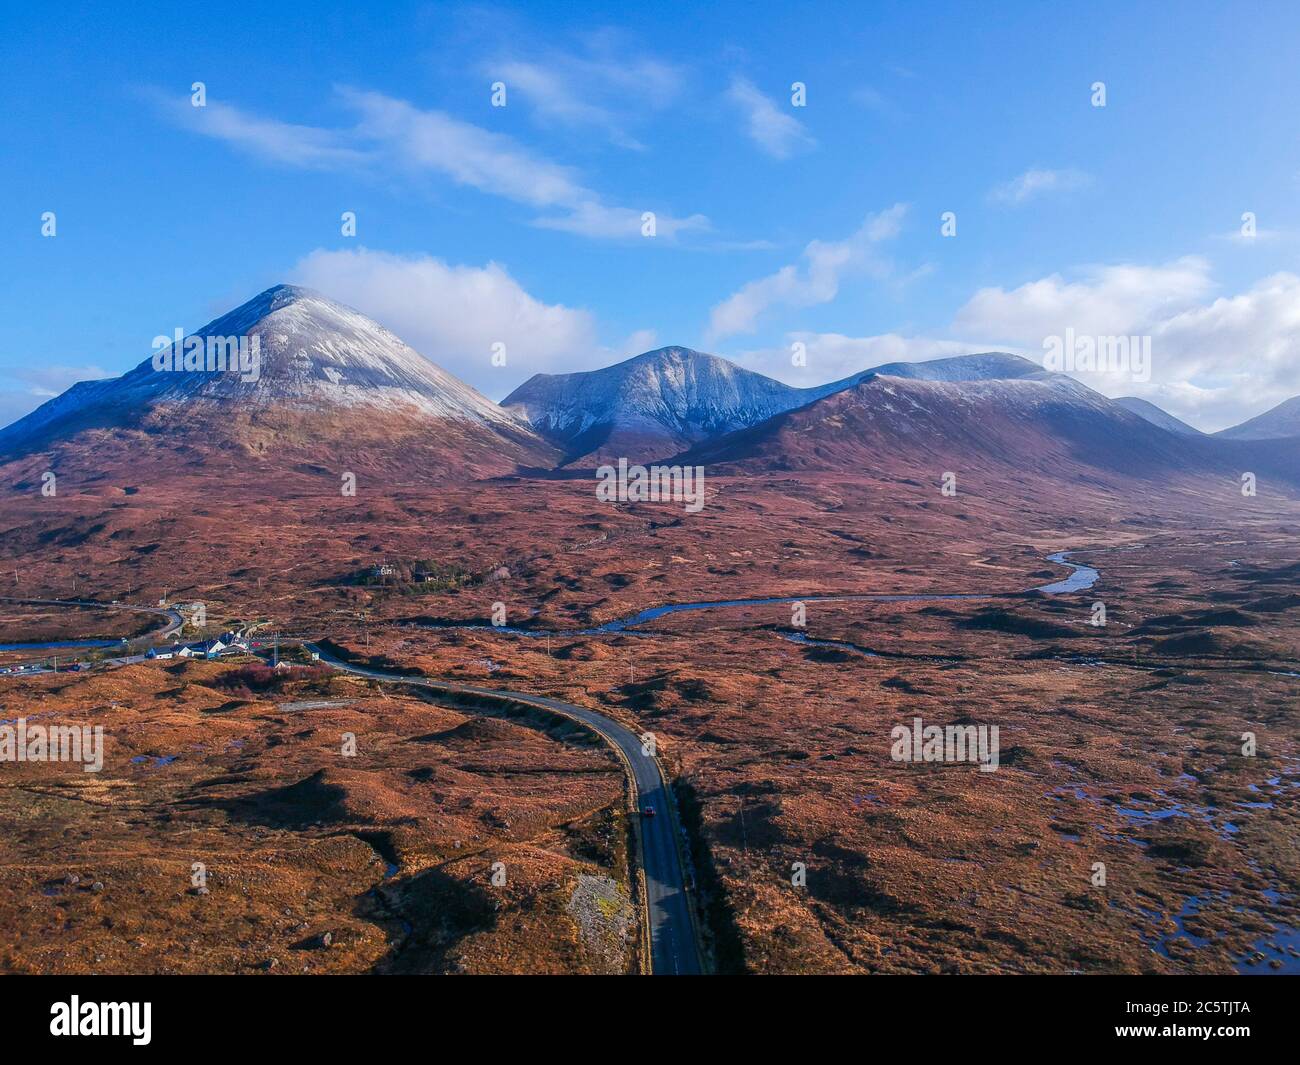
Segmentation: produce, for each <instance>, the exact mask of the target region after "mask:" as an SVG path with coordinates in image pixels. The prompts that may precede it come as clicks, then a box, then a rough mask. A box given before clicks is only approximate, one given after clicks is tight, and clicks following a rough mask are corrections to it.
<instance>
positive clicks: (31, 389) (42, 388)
mask: <svg viewBox="0 0 1300 1065" xmlns="http://www.w3.org/2000/svg"><path fill="white" fill-rule="evenodd" d="M0 375H7V376H8V377H12V378H14V379H15V380H17V381H22V382H24V383H25V384H26V385H27V387H26V388H8V387H0V427H3V426H6V425H8V424H9V423H10V422H12V421H16V420H17V419H19V418H21V417H23V415H25V414H30V413H31V412H32V411H34V410H35V409H36V408H37V407H39V406H40V405H41V404H42V403H44V402H45V401H46V400H47V399H53V398H54V397H55V396H58V395H62V394H63V393H64V392H66V391H67V390H68V389H69V388H71V387H72V386H73V385H75V384H76V383H77V382H78V381H99V380H102V379H103V378H105V377H112V376H113V375H112V374H110V373H109V372H108V371H107V370H105V369H102V368H101V367H99V366H36V367H13V366H8V367H5V368H4V369H3V370H0ZM0 384H7V382H3V383H0Z"/></svg>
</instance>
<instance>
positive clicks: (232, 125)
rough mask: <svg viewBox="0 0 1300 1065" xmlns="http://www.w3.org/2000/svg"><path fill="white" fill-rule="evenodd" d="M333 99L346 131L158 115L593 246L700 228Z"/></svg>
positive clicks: (550, 166) (374, 102)
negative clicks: (500, 210) (458, 199)
mask: <svg viewBox="0 0 1300 1065" xmlns="http://www.w3.org/2000/svg"><path fill="white" fill-rule="evenodd" d="M336 95H337V97H338V99H339V100H340V102H341V103H342V104H343V105H344V106H346V107H347V108H348V109H350V110H351V111H352V112H353V113H354V114H355V116H356V121H355V123H354V124H353V125H351V126H349V127H346V128H339V129H327V128H322V127H315V126H303V125H295V124H291V123H285V122H280V121H277V120H274V119H267V118H262V117H259V116H255V115H251V114H247V113H245V112H243V111H241V110H239V109H237V108H235V107H233V106H231V105H229V104H223V103H216V102H212V101H209V103H208V105H207V107H204V108H191V107H190V106H189V104H188V101H184V102H182V103H181V104H179V105H177V104H174V103H173V102H171V101H167V103H166V105H165V106H164V107H163V113H164V114H165V115H166V116H168V117H169V118H170V119H171V120H172V121H176V122H178V123H180V124H182V125H184V126H185V127H186V128H188V129H192V130H194V131H195V132H197V133H200V134H203V135H204V136H208V137H212V138H215V139H217V140H221V141H224V142H226V143H227V144H230V145H231V146H232V147H234V148H236V149H239V150H241V151H246V152H248V153H250V154H252V155H255V156H257V157H259V158H262V159H266V160H269V161H271V162H275V163H278V164H281V165H289V166H298V167H303V168H307V169H314V168H322V167H329V168H334V167H352V168H356V169H359V170H366V169H379V168H380V167H382V168H384V169H385V171H386V172H392V171H393V170H394V169H400V170H405V171H407V172H410V173H413V174H415V173H433V174H437V175H439V176H441V177H443V178H445V179H447V180H449V181H451V182H453V183H454V184H456V185H460V186H464V187H468V188H473V189H477V190H478V191H480V192H482V193H484V194H486V195H490V196H496V197H500V198H502V199H505V200H509V201H511V202H513V203H519V204H523V205H524V206H527V207H532V208H538V209H543V210H546V211H549V212H551V213H548V214H544V215H542V216H540V217H537V218H534V219H532V223H533V224H534V225H537V226H541V227H543V228H548V229H557V230H563V231H565V232H570V233H576V234H579V235H581V236H587V237H592V238H597V239H633V238H638V239H639V238H640V237H641V235H642V215H643V214H644V213H645V212H646V211H652V212H654V214H655V218H656V234H655V235H656V236H657V237H659V238H661V239H666V240H673V239H675V238H676V237H677V236H678V235H679V234H681V233H683V232H687V231H690V230H700V229H706V228H708V219H707V218H705V217H704V216H703V215H701V214H693V215H690V216H688V217H684V218H683V217H678V216H676V215H673V214H672V213H670V212H668V211H665V210H663V209H662V205H659V204H645V205H619V204H610V203H608V202H606V201H605V200H604V198H603V197H601V196H600V195H599V194H598V193H597V192H595V191H593V190H592V189H590V188H588V187H587V186H586V185H585V184H583V182H582V181H581V179H580V177H579V176H578V174H577V173H576V171H574V170H573V169H572V168H570V167H567V166H563V165H561V164H559V163H556V162H553V161H552V160H550V159H548V158H546V157H545V156H543V155H540V154H538V153H537V152H534V151H532V150H531V149H529V148H527V147H525V146H524V145H522V144H520V143H519V142H518V141H516V140H514V139H513V138H511V137H509V136H506V135H505V134H502V133H496V132H493V131H491V130H486V129H483V128H482V127H480V126H476V125H474V124H473V123H470V122H465V121H463V120H461V119H458V118H455V117H453V116H452V115H449V114H447V113H446V112H444V111H438V110H426V109H422V108H419V107H416V106H415V105H414V104H412V103H410V102H408V101H406V100H402V99H398V98H396V97H392V96H387V95H385V94H383V93H378V92H369V91H364V90H359V89H354V88H350V87H346V86H344V87H339V88H338V89H337V90H336ZM214 109H215V110H214ZM191 111H192V112H196V113H198V115H199V116H201V117H195V116H194V115H191V114H190V113H189V112H191ZM205 113H206V115H205Z"/></svg>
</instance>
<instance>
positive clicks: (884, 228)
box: [708, 203, 907, 341]
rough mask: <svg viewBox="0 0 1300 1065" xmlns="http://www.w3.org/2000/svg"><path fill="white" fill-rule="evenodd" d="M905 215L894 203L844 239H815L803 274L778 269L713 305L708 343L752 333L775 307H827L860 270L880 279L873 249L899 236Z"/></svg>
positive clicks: (884, 268)
mask: <svg viewBox="0 0 1300 1065" xmlns="http://www.w3.org/2000/svg"><path fill="white" fill-rule="evenodd" d="M906 213H907V206H906V205H905V204H901V203H900V204H895V205H894V206H893V207H891V208H889V210H887V211H882V212H881V213H880V214H876V215H868V216H867V219H866V221H865V222H863V223H862V226H861V227H860V228H859V229H858V230H857V232H855V233H854V234H853V235H852V236H850V237H849V238H848V239H847V240H842V241H821V240H814V241H813V242H812V243H810V244H809V245H808V246H807V247H806V248H805V249H804V253H803V258H804V266H803V270H802V272H801V271H800V268H799V265H798V264H790V265H787V266H783V267H781V269H779V270H778V271H777V272H776V273H774V274H769V275H768V276H767V277H763V278H759V279H758V280H756V281H751V282H749V284H747V285H745V286H744V287H743V288H741V289H739V290H738V291H737V292H734V293H733V294H732V295H730V296H729V297H727V298H726V299H725V300H723V301H722V302H721V303H719V304H717V305H716V306H715V307H714V308H713V310H712V312H711V313H710V316H709V329H708V337H709V339H710V340H711V341H716V340H718V339H721V338H723V337H728V336H734V335H735V334H737V333H752V332H753V331H754V329H755V328H756V326H757V323H758V318H759V316H760V315H762V314H763V312H764V311H766V310H767V309H768V308H769V307H772V306H774V305H780V306H786V307H811V306H814V305H816V304H820V303H828V302H830V301H831V300H833V299H834V298H835V296H836V294H837V293H838V292H839V286H840V279H841V277H843V276H845V275H846V274H849V273H852V272H858V271H864V270H865V271H867V272H870V273H873V274H875V275H876V276H878V277H883V276H885V275H886V274H887V273H888V272H889V266H888V264H887V263H886V262H883V261H882V260H880V259H879V258H877V256H876V253H875V246H876V245H877V244H879V243H881V242H882V241H885V240H889V239H891V238H892V237H895V236H897V235H898V232H899V230H900V229H901V227H902V221H903V216H904V215H905V214H906Z"/></svg>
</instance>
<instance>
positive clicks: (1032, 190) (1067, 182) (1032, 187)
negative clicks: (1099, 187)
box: [989, 168, 1092, 207]
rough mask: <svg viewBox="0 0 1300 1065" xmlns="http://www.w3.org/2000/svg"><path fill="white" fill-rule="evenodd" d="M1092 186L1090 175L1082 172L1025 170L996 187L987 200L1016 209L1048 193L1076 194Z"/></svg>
mask: <svg viewBox="0 0 1300 1065" xmlns="http://www.w3.org/2000/svg"><path fill="white" fill-rule="evenodd" d="M1091 184H1092V175H1091V174H1087V173H1084V171H1082V170H1074V169H1065V170H1042V169H1037V168H1035V169H1030V170H1026V171H1025V172H1024V173H1023V174H1021V175H1020V176H1019V177H1016V178H1013V179H1012V180H1010V181H1008V182H1005V183H1004V184H1002V185H998V186H996V187H995V188H994V189H993V190H992V191H991V192H990V193H989V199H991V200H992V201H993V202H994V203H1000V204H1004V205H1006V206H1009V207H1016V206H1019V205H1020V204H1022V203H1024V202H1025V201H1027V200H1031V199H1034V198H1036V197H1038V196H1044V195H1047V194H1049V193H1068V192H1078V191H1079V190H1080V189H1085V188H1087V187H1088V186H1089V185H1091Z"/></svg>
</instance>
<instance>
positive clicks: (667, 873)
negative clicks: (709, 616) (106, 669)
mask: <svg viewBox="0 0 1300 1065" xmlns="http://www.w3.org/2000/svg"><path fill="white" fill-rule="evenodd" d="M1067 554H1068V552H1064V551H1062V552H1057V553H1056V554H1054V555H1051V556H1049V561H1051V562H1055V563H1057V564H1059V565H1063V566H1069V567H1070V569H1071V573H1070V575H1069V576H1068V577H1066V578H1065V579H1064V580H1061V581H1057V582H1055V583H1052V584H1048V585H1044V586H1042V587H1040V588H1038V589H1035V590H1036V591H1039V592H1043V593H1046V594H1049V595H1054V594H1060V593H1062V592H1076V591H1082V590H1084V589H1085V588H1088V587H1091V586H1092V584H1093V583H1095V582H1096V580H1097V578H1098V573H1097V571H1096V570H1095V569H1093V568H1091V567H1089V566H1080V565H1077V564H1076V563H1073V562H1069V561H1067V560H1066V555H1067ZM995 597H996V595H980V594H959V595H942V594H932V595H825V596H807V597H804V598H803V600H802V601H805V602H830V601H837V600H839V601H842V600H864V601H874V602H901V601H922V600H939V599H983V598H995ZM8 601H10V602H26V603H36V604H41V605H51V606H53V605H58V606H90V607H101V608H102V607H107V608H109V609H112V608H117V609H122V610H140V611H147V612H152V613H158V614H166V615H168V616H169V617H170V618H171V619H172V623H171V624H170V625H168V626H167V627H166V628H165V629H163V630H161V631H160V632H155V633H153V634H152V635H154V636H158V635H170V634H171V633H172V632H174V631H176V629H177V628H179V627H180V625H181V617H180V615H179V614H178V613H177V612H176V611H175V610H166V609H162V608H155V607H134V606H129V605H127V604H120V603H112V604H108V603H96V602H90V601H73V600H34V599H33V600H8ZM796 601H800V600H799V599H798V597H780V598H772V599H733V600H717V601H712V602H706V603H680V604H671V605H668V606H663V607H652V608H650V609H648V610H643V611H641V612H639V613H638V614H635V615H633V616H632V617H630V618H625V619H621V620H619V621H615V622H609V623H607V624H606V625H603V626H600V627H599V628H596V629H591V630H582V631H579V632H568V633H553V635H563V636H576V635H595V634H597V633H600V634H604V633H611V632H625V631H627V630H628V629H629V628H630V627H632V626H636V625H641V624H643V623H644V622H646V621H649V620H652V619H653V618H657V617H662V616H663V615H664V614H670V613H677V612H679V611H683V610H713V609H722V608H727V607H737V606H749V605H754V604H762V603H789V602H796ZM447 627H453V626H447ZM454 627H455V628H487V626H478V625H458V626H454ZM496 631H498V632H508V633H517V634H519V635H526V636H540V635H546V633H545V632H541V631H538V630H528V629H498V630H496ZM19 646H21V645H19ZM28 646H33V645H28ZM82 646H85V644H82ZM303 646H305V647H307V648H308V649H309V650H310V651H312V652H314V653H315V654H317V655H318V656H319V657H320V660H321V661H322V662H326V663H328V664H329V665H331V666H333V667H335V668H336V669H340V670H343V671H345V672H348V673H353V674H356V675H358V676H361V677H366V678H368V679H370V680H376V681H381V682H383V683H386V684H407V685H413V686H417V687H422V688H427V689H429V690H432V691H439V692H445V693H447V694H450V695H471V696H476V697H478V698H482V699H496V700H500V701H502V702H509V703H517V704H522V705H525V706H536V707H540V708H542V709H544V710H549V711H550V712H552V713H555V714H559V715H561V716H563V717H567V718H570V719H572V720H574V721H578V722H580V723H582V724H583V725H585V726H586V727H588V728H590V729H592V730H593V731H594V732H596V733H597V734H598V735H600V736H601V737H602V738H603V739H604V740H605V742H606V743H608V744H609V745H610V746H611V747H612V748H613V749H614V751H615V753H616V754H617V755H618V756H619V758H620V759H621V760H622V762H623V763H624V766H625V768H626V769H627V773H628V784H629V790H630V792H631V794H630V800H631V809H632V811H634V812H635V811H643V810H645V809H646V808H647V807H652V808H653V809H654V811H655V816H652V817H646V816H641V817H639V819H638V820H639V824H638V831H637V840H638V846H639V849H640V855H641V863H640V864H641V869H642V872H643V874H644V877H645V914H646V923H647V926H648V930H649V936H650V952H649V955H650V956H649V961H650V966H649V968H650V971H651V972H653V973H655V974H656V975H664V974H667V975H683V976H686V975H697V974H700V973H702V972H703V971H704V966H703V961H702V958H701V956H700V949H699V937H698V934H697V931H696V927H695V916H694V913H693V911H692V909H691V901H690V895H689V892H688V887H687V877H686V866H685V863H684V861H683V858H682V850H681V847H682V846H683V845H684V836H683V833H682V831H681V827H680V825H679V823H678V819H677V809H676V804H675V803H674V802H673V801H672V797H671V796H670V794H669V791H668V785H667V783H666V780H667V778H666V776H665V775H664V773H663V771H662V769H661V767H660V765H659V762H658V760H657V759H656V758H654V757H653V756H651V755H648V754H645V753H643V751H642V741H641V738H640V737H639V736H637V734H636V733H634V732H633V731H632V730H631V729H629V728H628V727H627V726H626V725H623V724H621V723H620V722H618V721H615V720H614V719H613V718H611V717H607V716H605V715H604V714H601V713H598V712H596V711H595V710H591V709H589V708H587V707H585V706H577V705H575V704H573V703H566V702H561V701H560V700H558V699H551V698H548V697H546V696H542V695H533V694H531V693H529V692H516V691H508V690H501V689H495V688H480V687H477V686H475V685H470V684H452V683H448V682H446V681H438V680H433V679H432V678H429V677H423V676H408V675H405V674H401V673H388V672H384V671H383V670H378V669H372V668H370V667H367V666H359V665H355V664H353V663H351V662H347V661H344V660H342V659H340V658H338V657H337V656H336V655H332V654H330V653H329V652H328V651H325V650H323V649H322V648H320V647H319V646H317V645H316V644H313V643H310V642H304V644H303Z"/></svg>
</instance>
